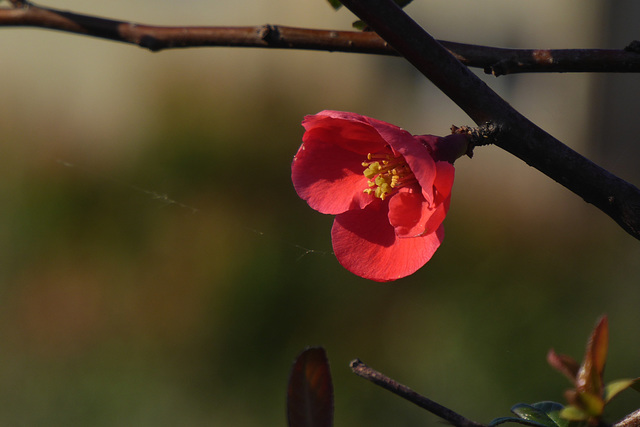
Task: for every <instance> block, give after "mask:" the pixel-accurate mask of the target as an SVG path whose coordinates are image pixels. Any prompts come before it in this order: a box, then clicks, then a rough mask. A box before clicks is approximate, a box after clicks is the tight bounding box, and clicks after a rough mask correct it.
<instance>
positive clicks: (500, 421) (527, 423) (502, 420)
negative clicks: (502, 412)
mask: <svg viewBox="0 0 640 427" xmlns="http://www.w3.org/2000/svg"><path fill="white" fill-rule="evenodd" d="M504 423H518V424H523V425H525V426H533V427H557V426H556V425H555V424H541V423H538V422H535V421H529V420H523V419H522V418H516V417H500V418H496V419H495V420H493V421H491V422H490V423H489V424H488V425H489V427H493V426H497V425H498V424H504Z"/></svg>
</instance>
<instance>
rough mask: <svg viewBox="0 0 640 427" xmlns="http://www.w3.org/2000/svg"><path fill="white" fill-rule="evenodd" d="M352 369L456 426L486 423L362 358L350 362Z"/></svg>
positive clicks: (473, 426)
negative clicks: (458, 411) (411, 385)
mask: <svg viewBox="0 0 640 427" xmlns="http://www.w3.org/2000/svg"><path fill="white" fill-rule="evenodd" d="M349 366H350V367H351V370H352V371H353V372H354V373H355V374H356V375H358V376H360V377H362V378H364V379H367V380H369V381H371V382H372V383H374V384H376V385H379V386H380V387H382V388H384V389H386V390H389V391H390V392H392V393H394V394H396V395H398V396H400V397H402V398H403V399H406V400H408V401H409V402H411V403H413V404H415V405H418V406H419V407H421V408H423V409H426V410H427V411H429V412H431V413H432V414H434V415H437V416H438V417H440V418H442V419H443V420H445V421H448V422H450V423H451V424H453V425H454V426H458V427H484V424H479V423H476V422H475V421H471V420H469V419H467V418H465V417H463V416H462V415H460V414H458V413H456V412H454V411H452V410H451V409H449V408H446V407H444V406H442V405H440V404H439V403H436V402H434V401H433V400H431V399H429V398H427V397H425V396H422V395H421V394H418V393H416V392H415V391H413V390H411V389H410V388H409V387H407V386H405V385H402V384H400V383H398V382H397V381H395V380H393V379H391V378H389V377H387V376H386V375H384V374H383V373H381V372H378V371H376V370H375V369H373V368H370V367H369V366H367V365H365V364H364V363H363V362H362V361H360V359H355V360H353V361H351V363H350V364H349Z"/></svg>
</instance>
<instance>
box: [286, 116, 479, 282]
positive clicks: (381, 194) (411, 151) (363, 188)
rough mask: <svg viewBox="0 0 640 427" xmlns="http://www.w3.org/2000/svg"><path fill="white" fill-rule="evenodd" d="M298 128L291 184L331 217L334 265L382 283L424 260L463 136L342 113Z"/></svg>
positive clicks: (434, 239) (435, 243)
mask: <svg viewBox="0 0 640 427" xmlns="http://www.w3.org/2000/svg"><path fill="white" fill-rule="evenodd" d="M302 126H304V128H305V130H306V132H305V134H304V136H303V138H302V145H301V146H300V149H299V150H298V153H297V154H296V156H295V157H294V159H293V164H292V165H291V178H292V180H293V185H294V187H295V189H296V192H297V193H298V195H299V196H300V197H301V198H302V199H304V200H306V201H307V203H309V206H311V207H312V208H313V209H315V210H317V211H319V212H321V213H324V214H332V215H337V216H336V218H335V221H334V223H333V228H332V230H331V238H332V241H333V250H334V253H335V255H336V257H337V259H338V261H339V262H340V264H342V265H343V266H344V267H345V268H346V269H347V270H349V271H351V272H352V273H354V274H357V275H358V276H361V277H364V278H366V279H371V280H376V281H380V282H385V281H390V280H396V279H399V278H402V277H405V276H408V275H409V274H412V273H414V272H415V271H416V270H417V269H419V268H420V267H422V266H423V265H424V264H425V263H426V262H427V261H429V259H431V257H432V256H433V254H434V252H435V251H436V249H438V247H439V246H440V243H441V242H442V239H443V238H444V228H443V226H442V221H443V220H444V218H445V215H446V214H447V211H448V210H449V203H450V200H451V187H452V185H453V177H454V168H453V165H452V164H451V163H452V162H453V160H455V159H456V158H457V157H460V156H461V155H462V154H464V153H465V152H466V151H467V138H466V137H465V136H462V135H450V136H448V137H445V138H440V137H437V136H432V135H422V136H413V135H411V134H409V133H408V132H406V131H404V130H402V129H400V128H399V127H397V126H394V125H391V124H389V123H385V122H382V121H380V120H376V119H372V118H370V117H365V116H361V115H359V114H354V113H347V112H340V111H322V112H320V113H318V114H316V115H312V116H307V117H305V119H304V120H303V122H302ZM450 162H451V163H450Z"/></svg>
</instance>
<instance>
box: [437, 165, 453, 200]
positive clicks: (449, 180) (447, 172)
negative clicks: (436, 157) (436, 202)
mask: <svg viewBox="0 0 640 427" xmlns="http://www.w3.org/2000/svg"><path fill="white" fill-rule="evenodd" d="M455 172H456V169H455V168H454V167H453V165H452V164H451V163H449V162H436V179H435V181H434V182H433V186H434V187H436V190H438V194H439V195H440V196H441V198H442V199H447V198H451V189H452V188H453V179H454V178H455V174H456V173H455Z"/></svg>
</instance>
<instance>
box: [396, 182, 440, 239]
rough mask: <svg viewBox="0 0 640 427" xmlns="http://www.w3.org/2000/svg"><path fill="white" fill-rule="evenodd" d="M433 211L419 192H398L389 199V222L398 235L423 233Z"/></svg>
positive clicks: (414, 235)
mask: <svg viewBox="0 0 640 427" xmlns="http://www.w3.org/2000/svg"><path fill="white" fill-rule="evenodd" d="M433 211H434V209H432V208H431V207H430V205H429V203H428V202H427V201H426V200H425V198H424V197H423V196H422V193H420V192H408V191H406V192H400V193H397V194H395V195H394V196H393V197H391V199H389V222H390V223H391V225H392V226H393V227H394V228H395V233H396V235H397V236H398V237H416V236H421V235H422V234H424V232H425V229H426V224H427V221H428V220H429V218H430V216H431V213H432V212H433Z"/></svg>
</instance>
